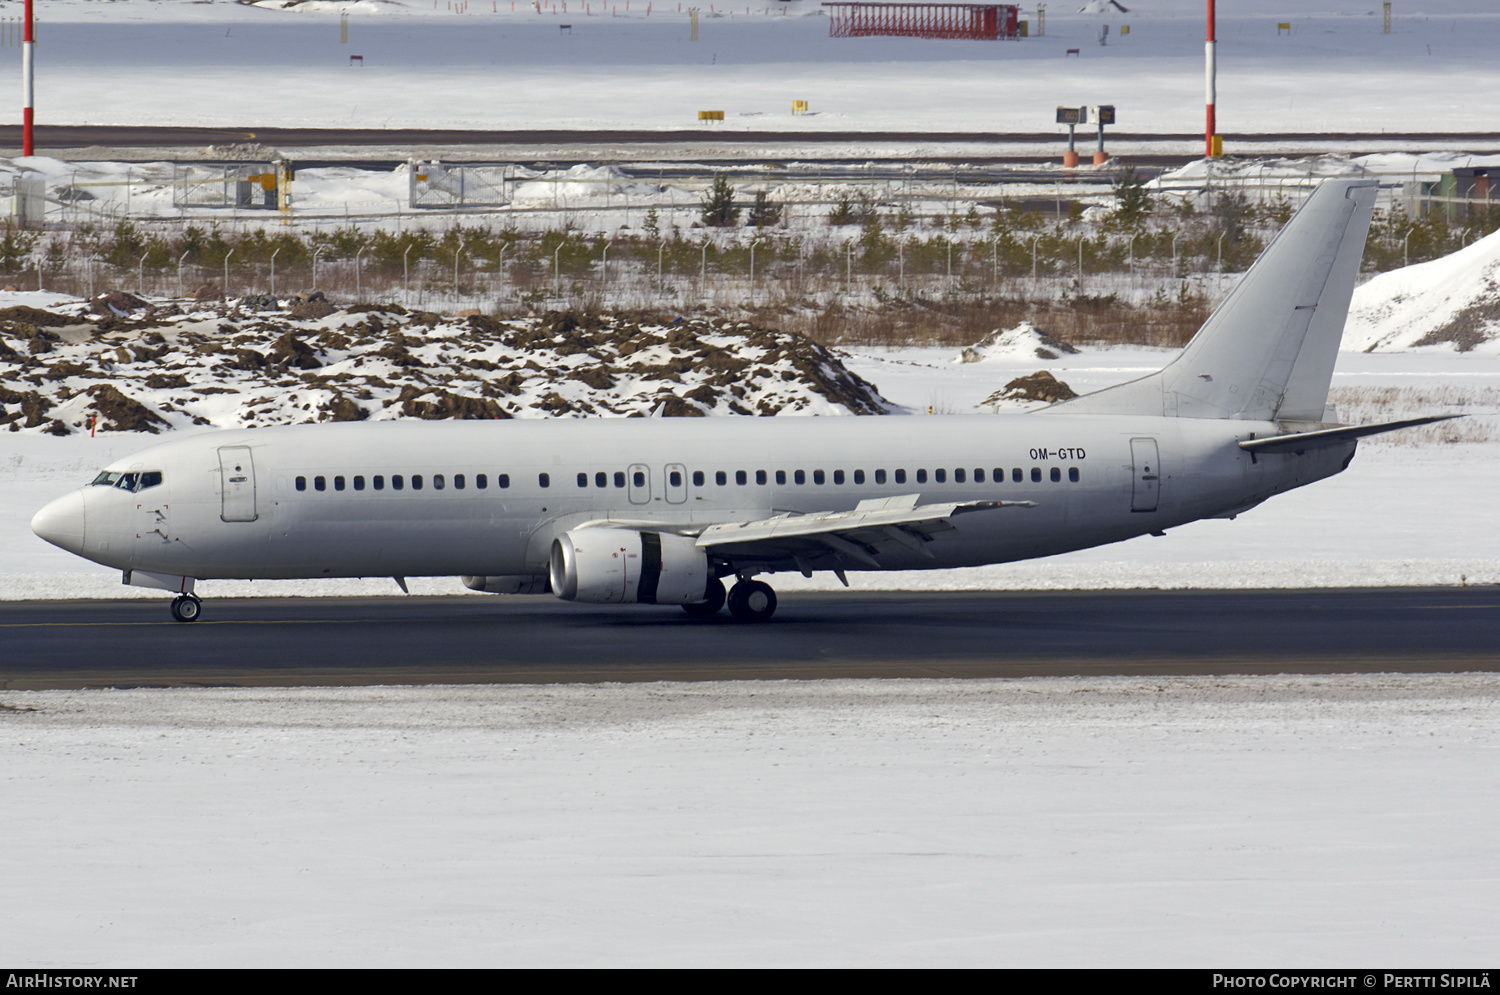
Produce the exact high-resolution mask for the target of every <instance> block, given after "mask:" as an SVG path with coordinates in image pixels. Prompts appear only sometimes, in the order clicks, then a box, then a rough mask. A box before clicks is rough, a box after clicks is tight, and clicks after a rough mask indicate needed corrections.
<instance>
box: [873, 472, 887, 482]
mask: <svg viewBox="0 0 1500 995" xmlns="http://www.w3.org/2000/svg"><path fill="white" fill-rule="evenodd" d="M875 483H877V484H883V483H885V471H884V470H876V471H875Z"/></svg>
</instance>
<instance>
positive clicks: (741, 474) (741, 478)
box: [734, 470, 750, 487]
mask: <svg viewBox="0 0 1500 995" xmlns="http://www.w3.org/2000/svg"><path fill="white" fill-rule="evenodd" d="M734 482H735V483H736V484H739V485H740V486H741V487H744V486H745V485H746V484H748V483H749V482H750V475H749V474H748V473H746V472H745V471H744V470H736V471H734Z"/></svg>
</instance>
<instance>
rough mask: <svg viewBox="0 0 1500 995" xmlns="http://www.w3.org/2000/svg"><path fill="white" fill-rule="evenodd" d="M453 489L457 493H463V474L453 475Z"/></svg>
mask: <svg viewBox="0 0 1500 995" xmlns="http://www.w3.org/2000/svg"><path fill="white" fill-rule="evenodd" d="M453 489H454V490H456V491H461V490H463V489H464V475H463V474H461V473H455V474H454V475H453Z"/></svg>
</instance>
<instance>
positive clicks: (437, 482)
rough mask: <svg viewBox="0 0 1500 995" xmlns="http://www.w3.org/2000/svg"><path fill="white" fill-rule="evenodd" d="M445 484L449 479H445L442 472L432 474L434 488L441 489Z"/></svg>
mask: <svg viewBox="0 0 1500 995" xmlns="http://www.w3.org/2000/svg"><path fill="white" fill-rule="evenodd" d="M445 486H447V481H446V480H444V479H443V475H442V474H441V473H434V474H433V475H432V489H433V490H435V491H440V490H442V489H443V488H444V487H445Z"/></svg>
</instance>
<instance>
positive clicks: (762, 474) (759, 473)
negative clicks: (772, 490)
mask: <svg viewBox="0 0 1500 995" xmlns="http://www.w3.org/2000/svg"><path fill="white" fill-rule="evenodd" d="M755 482H756V483H757V484H760V485H761V486H762V487H764V486H765V484H766V471H764V470H756V471H755Z"/></svg>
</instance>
